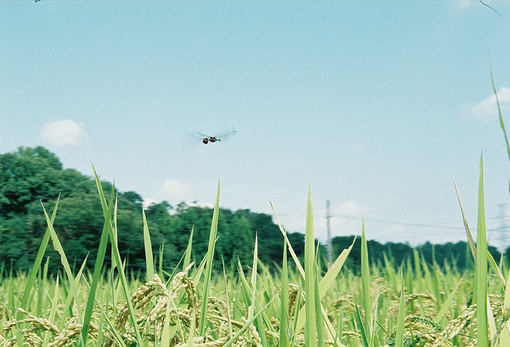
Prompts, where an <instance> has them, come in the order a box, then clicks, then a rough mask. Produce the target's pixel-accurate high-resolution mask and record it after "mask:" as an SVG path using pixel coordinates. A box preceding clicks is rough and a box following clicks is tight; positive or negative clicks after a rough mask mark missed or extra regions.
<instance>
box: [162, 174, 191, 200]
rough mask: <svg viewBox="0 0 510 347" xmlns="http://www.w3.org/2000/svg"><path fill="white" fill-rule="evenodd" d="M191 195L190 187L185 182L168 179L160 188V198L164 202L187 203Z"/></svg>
mask: <svg viewBox="0 0 510 347" xmlns="http://www.w3.org/2000/svg"><path fill="white" fill-rule="evenodd" d="M188 194H189V187H188V185H187V184H186V183H185V182H182V181H178V180H173V179H171V178H169V179H166V180H165V181H164V182H163V185H162V186H161V188H160V194H159V195H160V196H161V197H162V199H163V200H167V201H171V202H181V201H185V200H186V198H187V197H188Z"/></svg>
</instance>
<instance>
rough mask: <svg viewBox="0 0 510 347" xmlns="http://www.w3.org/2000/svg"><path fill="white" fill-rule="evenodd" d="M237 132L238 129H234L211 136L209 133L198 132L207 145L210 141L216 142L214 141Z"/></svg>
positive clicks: (226, 137)
mask: <svg viewBox="0 0 510 347" xmlns="http://www.w3.org/2000/svg"><path fill="white" fill-rule="evenodd" d="M235 133H236V131H235V130H233V131H230V132H228V133H226V134H223V135H220V136H209V135H205V134H202V133H198V134H200V135H201V136H203V139H202V143H203V144H204V145H207V144H208V143H214V142H218V141H221V139H223V140H226V139H228V138H230V137H231V136H233V135H234V134H235Z"/></svg>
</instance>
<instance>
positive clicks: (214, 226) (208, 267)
mask: <svg viewBox="0 0 510 347" xmlns="http://www.w3.org/2000/svg"><path fill="white" fill-rule="evenodd" d="M219 202H220V181H219V180H218V190H217V192H216V203H215V204H214V211H213V219H212V223H211V232H210V234H209V246H208V248H207V254H206V264H205V274H204V276H205V277H204V292H203V299H202V309H201V310H200V325H199V329H198V331H199V335H200V336H203V335H204V333H205V327H206V322H207V317H206V315H207V302H208V301H209V290H210V287H211V272H212V265H213V260H214V248H215V244H216V234H217V231H218V217H219V213H220V207H219Z"/></svg>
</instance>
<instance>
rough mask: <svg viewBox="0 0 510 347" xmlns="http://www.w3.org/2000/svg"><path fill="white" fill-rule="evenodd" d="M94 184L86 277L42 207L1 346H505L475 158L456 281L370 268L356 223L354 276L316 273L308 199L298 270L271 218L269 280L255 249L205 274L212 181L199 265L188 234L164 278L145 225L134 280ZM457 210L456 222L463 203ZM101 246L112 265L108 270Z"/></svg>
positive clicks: (2, 294) (111, 213)
mask: <svg viewBox="0 0 510 347" xmlns="http://www.w3.org/2000/svg"><path fill="white" fill-rule="evenodd" d="M494 89H495V88H494ZM500 120H501V126H502V128H503V130H505V129H504V125H503V121H502V117H501V113H500ZM504 132H505V139H506V131H504ZM507 144H508V141H507ZM508 149H509V151H508V152H509V156H510V147H508ZM94 174H95V179H96V184H97V189H98V193H99V197H100V201H101V206H102V212H103V216H104V226H103V230H102V234H101V240H100V244H99V248H98V249H97V250H95V251H94V252H96V262H95V267H94V271H93V272H92V273H89V272H84V270H83V269H84V268H85V267H84V266H82V268H81V270H80V271H79V272H78V273H73V272H72V271H71V267H70V265H69V262H68V258H67V256H66V254H65V252H64V250H63V248H62V246H61V244H60V242H59V239H58V236H57V233H56V232H55V229H54V228H53V223H54V220H55V218H56V216H57V215H58V202H57V204H56V206H55V208H54V210H53V211H46V209H44V206H43V207H42V208H43V209H44V213H45V217H46V221H47V225H48V227H47V229H46V233H45V235H44V238H43V239H42V242H41V245H40V248H39V251H38V254H37V257H36V260H35V262H34V264H33V267H32V269H31V271H30V272H29V273H28V274H25V273H10V274H8V275H7V276H4V278H2V279H1V282H0V298H1V300H0V324H1V327H0V346H1V347H7V346H55V347H56V346H124V347H125V346H165V347H166V346H179V347H181V346H182V347H184V346H202V347H206V346H211V347H212V346H264V347H266V346H281V347H286V346H307V347H313V346H364V347H371V346H396V347H401V346H480V347H486V346H501V347H507V346H510V322H509V317H510V310H509V308H510V274H509V269H508V266H507V264H505V263H504V262H503V261H499V260H496V259H493V258H492V256H491V255H490V253H489V252H488V251H487V237H486V227H485V201H484V176H483V156H482V158H481V159H480V182H479V193H478V224H477V236H476V242H475V240H474V238H473V236H472V235H471V232H470V229H469V225H468V224H467V222H466V218H464V222H465V228H466V237H467V239H468V242H469V245H470V249H471V254H472V257H473V260H474V264H475V265H474V267H473V268H472V269H469V270H467V271H465V272H463V273H459V271H457V269H456V268H455V264H447V266H446V267H440V266H439V265H438V264H436V263H434V264H432V265H430V264H427V263H426V262H425V260H424V259H423V257H422V256H421V255H420V254H419V253H418V252H417V251H415V252H414V256H413V258H412V259H408V260H407V262H406V263H405V264H404V265H403V266H402V267H400V268H398V269H396V268H395V265H394V264H393V263H392V261H391V259H388V260H387V261H386V262H385V264H370V263H369V261H368V259H369V256H368V255H369V252H370V249H368V248H367V240H366V234H365V228H364V225H363V221H360V224H361V226H362V235H361V255H362V256H361V273H360V275H355V274H353V273H352V272H350V271H349V270H348V269H346V268H344V267H343V265H344V263H345V261H346V259H347V258H348V257H349V252H350V251H351V249H352V246H351V247H349V248H347V249H345V250H343V252H342V253H341V254H340V255H339V256H338V257H337V258H336V259H335V260H334V262H333V263H332V264H331V266H329V267H328V268H327V271H321V270H319V269H320V268H321V267H319V266H318V262H319V260H318V259H319V258H320V256H319V255H318V254H317V249H316V244H315V237H314V223H313V208H312V202H311V199H310V192H309V196H308V206H307V217H306V230H305V256H304V260H303V261H302V262H300V260H299V259H298V258H297V256H296V254H295V253H294V251H293V248H292V245H291V244H290V242H288V240H287V239H286V237H285V236H286V231H285V230H284V228H283V227H281V225H280V224H279V222H278V216H277V212H276V211H275V217H276V220H277V222H278V225H279V226H280V230H281V232H282V234H283V235H284V242H285V243H286V247H284V252H283V255H282V256H283V265H282V267H281V268H279V269H278V271H277V273H271V272H270V271H269V270H268V268H267V267H266V266H265V265H264V264H262V263H261V262H260V261H258V258H257V251H258V249H257V240H255V250H254V256H253V261H252V263H251V264H240V263H238V264H237V268H234V269H232V268H227V267H225V266H224V267H223V268H222V269H217V268H216V269H213V257H214V252H215V242H216V239H217V227H218V218H219V196H220V185H219V183H218V190H217V195H216V204H215V208H214V213H213V217H212V221H211V229H210V235H209V244H208V251H207V254H206V256H205V257H204V258H203V259H202V260H201V261H200V263H193V262H192V261H191V259H192V252H193V247H192V243H191V240H192V237H193V229H192V230H190V242H189V244H188V247H187V249H186V251H185V252H184V254H183V255H182V259H181V261H180V263H179V264H178V266H177V267H176V269H177V270H175V271H173V272H167V271H166V269H164V268H161V267H160V266H158V264H161V263H163V262H162V260H161V259H154V258H153V254H154V253H153V250H152V246H151V238H150V230H149V228H148V224H147V220H146V218H145V215H143V217H144V218H143V220H144V228H143V233H144V248H145V255H146V257H145V258H146V264H145V265H146V268H145V273H144V276H145V277H144V278H138V277H135V276H133V275H132V274H128V273H127V272H126V270H125V268H126V264H125V260H124V259H121V257H120V253H119V248H118V240H117V232H116V231H117V214H116V206H117V201H116V199H115V194H114V191H113V190H112V192H111V193H110V194H109V195H105V193H104V191H103V189H102V187H101V184H100V182H99V179H98V176H97V174H96V173H95V171H94ZM459 204H460V212H461V213H462V215H463V216H464V212H463V209H462V203H461V199H460V195H459ZM273 209H274V210H276V209H275V208H273ZM142 213H143V212H142ZM367 232H368V233H369V232H370V231H367ZM50 241H51V245H50ZM353 241H354V240H353ZM108 246H109V249H111V252H112V259H113V260H114V261H113V264H111V265H108V266H106V265H105V264H103V262H104V259H105V254H106V252H107V248H108ZM48 247H53V248H54V249H55V250H56V251H57V252H58V253H59V255H60V259H59V261H60V263H61V265H62V271H61V273H60V275H57V276H49V275H48V261H49V260H48V259H45V258H44V254H45V251H46V249H47V248H48ZM86 261H87V260H86V259H84V260H83V264H85V263H86ZM246 265H249V269H250V270H249V271H248V272H246V271H245V269H246V267H245V266H246ZM0 270H1V271H0V273H1V274H4V270H3V269H0Z"/></svg>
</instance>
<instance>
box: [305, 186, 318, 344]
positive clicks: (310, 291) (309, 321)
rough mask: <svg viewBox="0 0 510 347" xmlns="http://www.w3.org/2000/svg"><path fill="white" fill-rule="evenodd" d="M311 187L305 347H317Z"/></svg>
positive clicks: (306, 259) (307, 236)
mask: <svg viewBox="0 0 510 347" xmlns="http://www.w3.org/2000/svg"><path fill="white" fill-rule="evenodd" d="M311 194H312V193H311V187H310V185H309V186H308V206H307V209H306V229H305V312H306V322H305V344H306V346H307V347H313V346H316V345H317V340H316V333H317V329H316V315H315V310H316V307H315V290H316V288H315V276H316V275H315V271H316V263H315V236H314V230H313V209H312V200H311V198H310V197H311Z"/></svg>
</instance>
